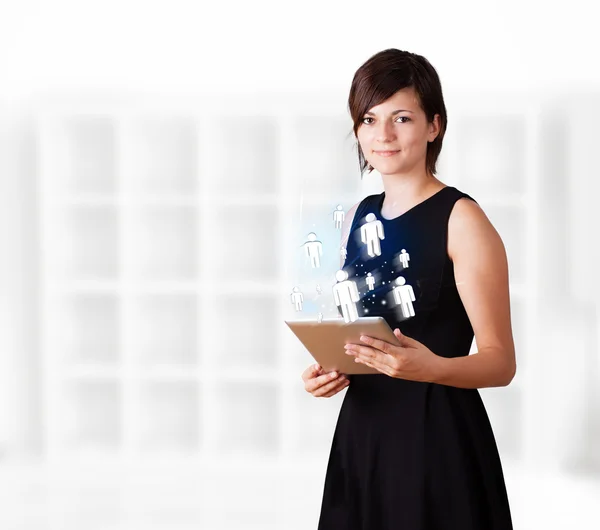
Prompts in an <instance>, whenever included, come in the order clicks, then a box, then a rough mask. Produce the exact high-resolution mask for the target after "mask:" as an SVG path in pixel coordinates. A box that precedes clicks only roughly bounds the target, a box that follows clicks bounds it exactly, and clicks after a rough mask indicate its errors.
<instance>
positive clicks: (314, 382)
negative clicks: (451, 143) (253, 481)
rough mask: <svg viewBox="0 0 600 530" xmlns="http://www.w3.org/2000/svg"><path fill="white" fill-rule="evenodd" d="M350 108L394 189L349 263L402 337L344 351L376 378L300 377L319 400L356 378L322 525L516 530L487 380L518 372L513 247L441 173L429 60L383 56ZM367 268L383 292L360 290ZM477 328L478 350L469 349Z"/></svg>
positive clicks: (374, 309) (369, 304)
mask: <svg viewBox="0 0 600 530" xmlns="http://www.w3.org/2000/svg"><path fill="white" fill-rule="evenodd" d="M348 103H349V109H350V113H351V116H352V120H353V122H354V134H355V136H356V138H357V140H358V156H359V163H360V166H361V172H364V171H365V170H368V171H369V172H370V171H372V170H373V169H374V168H375V169H377V171H379V173H380V174H381V175H382V177H383V187H384V190H385V191H384V192H383V193H382V194H380V195H371V196H369V197H366V198H365V199H364V200H362V201H361V202H360V203H359V204H357V205H355V206H354V207H353V208H352V209H351V211H350V212H349V213H348V215H347V216H346V220H345V223H344V227H343V230H342V232H343V234H342V242H341V244H342V246H345V247H346V251H347V255H346V260H345V263H344V264H343V268H344V270H345V271H346V272H348V276H349V278H350V279H353V280H354V281H356V282H357V284H358V285H359V290H361V292H363V293H366V294H363V297H362V299H361V301H360V302H359V303H358V304H357V305H358V309H359V314H361V315H371V316H373V315H381V316H383V317H384V318H385V319H386V321H387V322H388V323H389V324H390V326H391V327H392V329H394V334H395V335H396V337H397V338H398V340H399V342H400V344H401V345H400V346H396V345H392V344H390V343H387V342H384V341H380V340H375V339H372V338H370V337H361V342H360V344H353V345H348V346H347V354H348V355H352V356H354V357H355V360H356V362H361V363H364V364H366V365H369V366H372V367H374V368H376V369H377V370H378V371H379V372H380V374H376V375H373V374H371V375H353V376H351V375H344V374H336V373H323V371H322V369H321V368H320V367H319V366H318V365H316V366H311V367H309V368H307V369H306V371H305V372H304V373H303V374H302V379H303V380H304V385H305V388H306V390H307V391H308V392H310V393H311V394H312V395H314V396H317V397H330V396H333V395H334V394H336V393H337V392H339V391H340V390H342V389H343V388H345V387H348V391H347V393H346V395H345V397H344V401H343V404H342V407H341V409H340V414H339V418H338V422H337V425H336V428H335V433H334V437H333V442H332V447H331V452H330V456H329V463H328V467H327V474H326V477H325V484H324V492H323V501H322V506H321V514H320V519H319V530H399V529H402V530H455V529H456V530H510V529H512V523H511V515H510V508H509V502H508V497H507V492H506V487H505V482H504V476H503V472H502V465H501V461H500V458H499V455H498V450H497V446H496V443H495V439H494V434H493V432H492V428H491V425H490V422H489V420H488V416H487V413H486V410H485V407H484V405H483V402H482V400H481V397H480V394H479V392H478V390H477V389H478V388H483V387H499V386H506V385H508V384H509V383H510V382H511V380H512V379H513V377H514V375H515V371H516V361H515V348H514V343H513V337H512V329H511V322H510V302H509V284H508V265H507V259H506V252H505V249H504V245H503V243H502V240H501V239H500V236H499V235H498V233H497V232H496V230H495V229H494V227H493V226H492V224H491V223H490V221H489V220H488V218H487V216H486V215H485V213H484V212H483V210H482V209H481V208H480V207H479V205H478V204H477V202H475V200H474V199H472V198H471V197H470V196H469V195H466V194H465V193H463V192H461V191H459V190H458V189H456V188H455V187H452V186H447V185H445V184H444V183H443V182H441V181H440V180H438V179H437V178H436V177H435V174H436V160H437V158H438V155H439V154H440V151H441V148H442V140H443V138H444V133H445V131H446V123H447V117H446V107H445V104H444V99H443V96H442V88H441V85H440V80H439V77H438V75H437V72H436V71H435V69H434V68H433V67H432V66H431V64H430V63H429V62H428V61H427V60H426V59H425V58H424V57H422V56H420V55H416V54H413V53H409V52H405V51H400V50H397V49H388V50H384V51H382V52H380V53H377V54H376V55H374V56H373V57H371V58H370V59H369V60H368V61H366V63H365V64H363V65H362V66H361V67H360V68H359V69H358V70H357V72H356V74H355V75H354V79H353V81H352V86H351V89H350V95H349V101H348ZM368 214H372V215H370V216H369V219H368V220H366V219H365V218H366V217H367V215H368ZM373 215H374V216H375V218H376V219H377V220H378V221H381V223H382V225H383V231H384V239H382V240H381V241H380V247H381V249H380V251H381V254H380V255H375V256H370V255H369V254H368V253H366V252H365V251H364V246H365V245H364V243H363V242H362V241H361V239H360V232H361V230H360V228H361V226H362V225H363V223H365V222H369V221H371V222H373ZM369 272H370V273H371V276H374V277H375V278H376V283H375V285H374V286H373V287H374V288H373V290H370V289H367V288H364V283H365V277H366V276H367V274H368V273H369ZM399 277H402V279H401V280H398V278H399ZM369 281H370V282H371V284H373V282H372V280H371V279H369ZM398 286H410V288H412V294H410V289H408V290H405V291H404V293H405V298H404V299H403V300H405V302H406V303H405V304H404V308H403V311H400V310H399V306H397V305H395V304H394V303H393V301H394V298H393V297H390V293H391V292H392V290H393V289H394V288H396V287H398ZM361 287H363V288H362V289H361ZM406 293H409V295H408V298H406V296H407V295H406ZM395 300H396V301H397V300H398V298H396V299H395ZM411 304H412V311H409V310H408V309H407V308H408V307H409V306H410V305H411ZM413 312H414V314H413ZM474 336H475V338H476V342H477V346H478V351H477V352H476V353H473V354H471V355H469V351H470V347H471V344H472V340H473V337H474Z"/></svg>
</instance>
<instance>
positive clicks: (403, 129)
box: [357, 87, 439, 175]
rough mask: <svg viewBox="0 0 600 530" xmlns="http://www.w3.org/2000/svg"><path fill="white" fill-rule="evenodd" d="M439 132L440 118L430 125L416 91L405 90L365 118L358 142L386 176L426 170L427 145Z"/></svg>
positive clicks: (365, 154)
mask: <svg viewBox="0 0 600 530" xmlns="http://www.w3.org/2000/svg"><path fill="white" fill-rule="evenodd" d="M438 132H439V114H436V115H435V117H434V121H433V123H428V122H427V117H426V116H425V112H423V109H421V107H420V105H419V100H418V96H417V94H416V92H415V90H414V88H412V87H410V88H404V89H402V90H399V91H398V92H396V93H395V94H394V95H393V96H392V97H390V98H388V99H387V100H385V101H384V102H383V103H380V104H379V105H376V106H374V107H372V108H371V109H369V110H368V111H367V113H366V114H365V115H364V116H363V117H362V121H361V124H360V125H359V128H358V131H357V139H358V142H359V144H360V147H361V149H362V152H363V154H364V156H365V159H366V160H367V162H368V163H369V164H371V165H372V166H373V167H374V168H375V169H376V170H377V171H379V173H381V174H382V175H394V174H405V173H410V172H414V171H415V170H416V171H421V170H424V169H425V157H426V154H427V142H431V141H433V140H434V139H435V137H436V136H437V134H438Z"/></svg>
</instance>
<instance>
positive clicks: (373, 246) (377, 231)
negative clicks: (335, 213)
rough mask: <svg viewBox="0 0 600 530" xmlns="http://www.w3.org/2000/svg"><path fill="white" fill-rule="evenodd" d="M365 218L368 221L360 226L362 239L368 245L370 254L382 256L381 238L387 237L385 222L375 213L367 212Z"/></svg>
mask: <svg viewBox="0 0 600 530" xmlns="http://www.w3.org/2000/svg"><path fill="white" fill-rule="evenodd" d="M365 220H366V223H365V224H363V225H362V226H361V227H360V240H361V241H362V242H363V243H365V244H366V245H367V253H368V254H369V256H371V257H372V258H374V257H375V256H381V244H380V240H382V239H385V235H384V233H383V224H382V223H381V221H379V220H378V219H377V217H375V214H374V213H369V214H367V216H366V217H365Z"/></svg>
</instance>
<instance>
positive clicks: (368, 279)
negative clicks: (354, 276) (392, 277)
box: [365, 272, 375, 291]
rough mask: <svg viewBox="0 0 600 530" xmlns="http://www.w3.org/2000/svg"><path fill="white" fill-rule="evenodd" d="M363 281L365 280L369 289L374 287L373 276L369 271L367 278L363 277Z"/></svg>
mask: <svg viewBox="0 0 600 530" xmlns="http://www.w3.org/2000/svg"><path fill="white" fill-rule="evenodd" d="M365 281H366V282H367V286H368V287H369V291H372V290H373V289H375V277H374V276H373V275H372V274H371V273H370V272H367V278H366V279H365Z"/></svg>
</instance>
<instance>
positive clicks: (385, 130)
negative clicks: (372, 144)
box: [375, 121, 395, 143]
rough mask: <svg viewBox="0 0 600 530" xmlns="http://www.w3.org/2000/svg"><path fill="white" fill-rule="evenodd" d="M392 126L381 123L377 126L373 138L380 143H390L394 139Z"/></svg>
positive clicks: (385, 122)
mask: <svg viewBox="0 0 600 530" xmlns="http://www.w3.org/2000/svg"><path fill="white" fill-rule="evenodd" d="M394 135H395V133H394V126H393V125H392V124H391V123H389V122H387V121H383V122H381V123H380V124H379V125H378V128H377V131H376V136H375V138H376V139H377V140H378V141H379V142H381V143H387V142H391V141H392V140H393V139H394Z"/></svg>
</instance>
